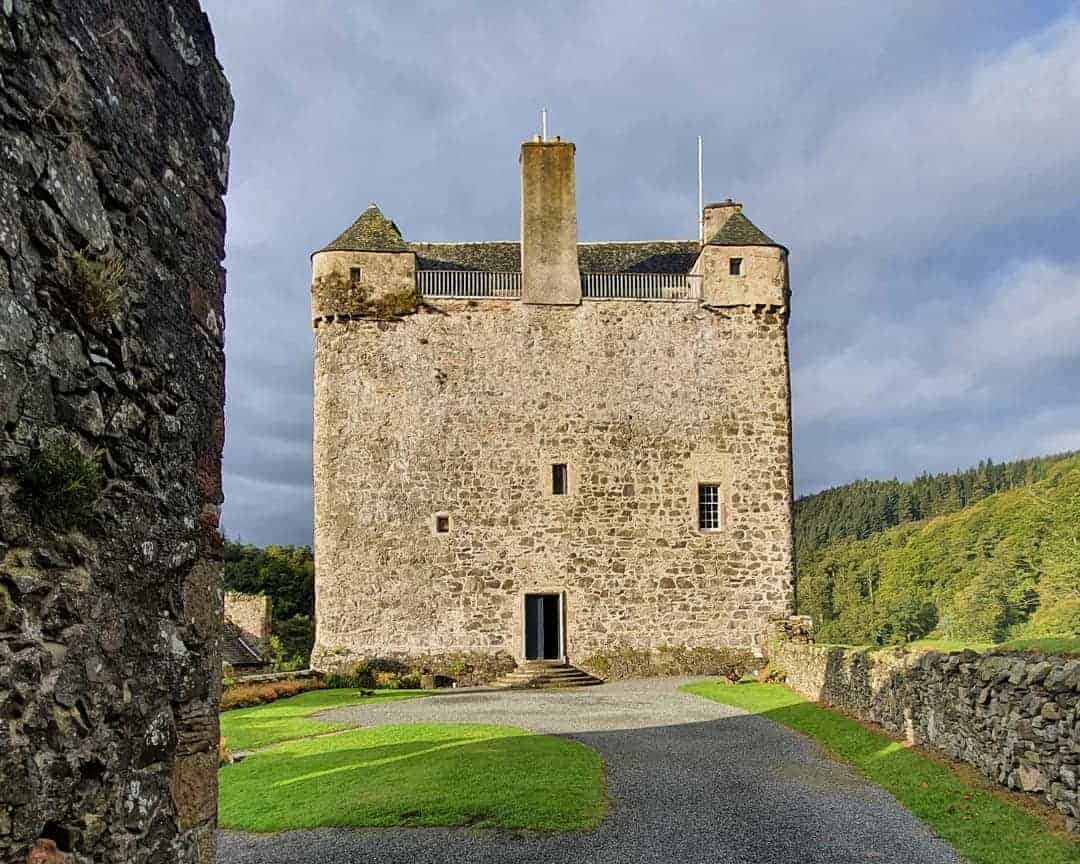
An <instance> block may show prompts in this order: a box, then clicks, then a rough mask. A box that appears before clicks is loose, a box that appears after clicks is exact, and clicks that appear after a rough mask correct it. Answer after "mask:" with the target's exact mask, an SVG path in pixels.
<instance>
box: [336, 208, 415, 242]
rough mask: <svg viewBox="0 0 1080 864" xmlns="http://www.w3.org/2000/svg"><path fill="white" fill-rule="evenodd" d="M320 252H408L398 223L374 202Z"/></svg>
mask: <svg viewBox="0 0 1080 864" xmlns="http://www.w3.org/2000/svg"><path fill="white" fill-rule="evenodd" d="M319 251H320V252H408V251H409V247H408V246H406V245H405V241H404V240H402V239H401V231H399V230H398V227H397V225H395V224H394V223H393V222H391V221H390V220H389V219H387V218H386V217H385V216H383V214H382V211H381V210H380V209H379V208H378V206H377V205H376V204H374V203H371V204H369V205H368V207H367V209H366V210H365V211H364V212H363V213H361V214H360V218H359V219H357V220H356V221H355V222H353V224H352V225H350V226H349V227H348V228H346V229H345V230H344V231H343V232H342V233H341V236H339V237H338V238H337V240H335V241H334V242H333V243H330V244H328V245H326V246H324V247H323V248H322V249H320V250H319Z"/></svg>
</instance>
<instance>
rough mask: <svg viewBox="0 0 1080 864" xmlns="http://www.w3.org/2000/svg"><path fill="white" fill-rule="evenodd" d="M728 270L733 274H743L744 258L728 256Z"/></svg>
mask: <svg viewBox="0 0 1080 864" xmlns="http://www.w3.org/2000/svg"><path fill="white" fill-rule="evenodd" d="M728 272H729V273H730V274H731V275H732V276H742V258H728Z"/></svg>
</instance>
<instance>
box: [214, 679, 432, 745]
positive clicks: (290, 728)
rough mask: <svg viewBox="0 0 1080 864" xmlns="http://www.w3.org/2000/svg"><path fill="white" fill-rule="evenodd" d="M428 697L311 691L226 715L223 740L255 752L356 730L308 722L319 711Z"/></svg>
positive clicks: (412, 693)
mask: <svg viewBox="0 0 1080 864" xmlns="http://www.w3.org/2000/svg"><path fill="white" fill-rule="evenodd" d="M425 695H429V694H428V693H426V692H425V691H423V690H376V691H375V695H373V696H365V697H363V698H362V699H361V697H360V691H359V690H311V691H309V692H307V693H301V694H300V695H299V696H291V697H289V698H288V699H279V700H278V701H277V702H271V703H270V704H269V705H256V706H254V707H253V708H236V709H233V710H232V711H225V712H223V713H222V715H221V737H222V738H223V739H224V740H225V744H226V746H227V747H228V748H229V750H231V751H233V752H236V751H237V750H252V749H254V748H256V747H265V746H267V745H268V744H277V743H278V742H280V741H290V740H292V739H293V738H304V737H306V736H309V735H319V734H321V733H323V732H336V731H338V730H341V729H351V728H352V727H351V726H350V725H348V724H341V723H323V722H321V721H319V720H309V719H307V718H308V715H309V714H314V713H315V712H317V711H323V710H325V709H327V708H340V707H342V706H344V705H355V704H356V703H358V702H387V701H392V700H396V699H415V698H417V697H418V696H425Z"/></svg>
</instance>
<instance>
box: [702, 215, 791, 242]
mask: <svg viewBox="0 0 1080 864" xmlns="http://www.w3.org/2000/svg"><path fill="white" fill-rule="evenodd" d="M708 243H709V245H710V246H779V247H780V248H781V249H783V248H784V247H783V246H780V244H779V243H777V242H776V241H775V240H773V239H772V238H771V237H769V235H767V234H766V233H765V232H764V231H762V230H761V229H760V228H758V227H757V225H755V224H754V223H753V222H751V221H750V220H749V219H747V218H746V217H745V216H744V215H743V214H742V212H738V213H733V214H732V215H731V217H730V218H729V219H728V220H727V222H725V223H724V224H723V225H721V226H720V230H719V231H717V232H716V233H715V234H714V235H713V236H712V237H711V238H710V239H709V241H708Z"/></svg>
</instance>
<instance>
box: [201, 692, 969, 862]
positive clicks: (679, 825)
mask: <svg viewBox="0 0 1080 864" xmlns="http://www.w3.org/2000/svg"><path fill="white" fill-rule="evenodd" d="M686 680H690V679H672V678H662V679H651V680H644V681H626V682H618V683H613V684H605V685H602V686H599V687H587V688H582V689H580V690H568V691H554V690H546V691H505V692H469V691H462V692H459V693H450V694H447V695H440V696H438V697H434V698H430V699H415V700H408V701H402V702H389V703H384V704H382V705H367V706H358V707H353V708H342V709H337V710H334V711H328V712H324V713H323V714H322V715H321V716H322V717H324V718H325V719H327V720H331V719H332V720H334V721H337V722H350V723H355V724H357V725H358V726H372V725H379V724H384V723H409V722H461V723H502V724H507V725H511V726H519V727H522V728H525V729H531V730H533V731H536V732H544V733H549V734H554V735H565V736H566V737H568V738H573V739H575V740H577V741H581V742H583V743H585V744H587V745H588V746H590V747H593V748H594V749H596V750H597V751H599V753H600V754H601V756H602V757H603V759H604V761H605V763H606V765H607V773H608V794H609V796H610V798H611V801H612V808H611V812H610V813H609V815H608V817H607V818H606V819H605V820H604V821H603V823H601V825H600V826H599V827H598V828H597V829H596V830H594V831H591V832H588V833H572V834H552V835H545V834H529V833H511V832H505V831H477V830H471V829H465V828H462V829H440V828H394V829H374V830H343V829H322V830H317V831H294V832H288V833H285V834H277V835H272V836H252V835H247V834H238V833H233V832H228V831H222V832H220V833H219V840H218V844H219V850H218V861H219V862H221V864H256V862H258V864H279V862H280V864H303V862H309V861H310V862H319V864H368V862H370V864H376V862H379V864H382V862H386V864H391V862H401V864H427V862H462V864H465V862H468V864H486V862H491V864H496V862H500V864H501V862H543V864H561V862H595V864H608V862H610V864H631V862H634V864H636V862H678V864H697V862H701V864H749V862H754V864H766V862H769V864H773V862H776V864H788V862H790V864H815V862H821V864H825V862H828V864H841V862H886V864H910V862H919V864H945V862H948V864H960V858H959V857H958V856H957V855H956V853H955V852H953V851H952V849H951V848H950V847H949V846H948V845H946V844H945V843H944V842H943V841H941V840H938V839H936V838H935V837H933V836H932V835H931V834H930V832H929V830H928V829H927V828H926V827H925V826H923V825H922V824H921V823H920V822H919V821H918V820H916V819H915V818H914V817H913V816H911V815H910V814H909V813H908V812H907V811H906V810H904V809H903V808H902V807H901V806H900V805H899V804H898V803H897V802H896V801H895V800H894V799H893V798H892V797H891V796H890V795H888V794H887V793H886V792H884V791H883V790H881V789H879V788H878V787H876V786H873V785H870V784H868V783H866V782H865V781H864V780H862V779H861V778H860V777H859V776H858V775H857V774H855V773H854V772H853V771H851V770H849V769H847V768H845V767H843V766H841V765H838V764H836V763H835V762H832V761H830V760H829V759H827V758H826V757H825V756H824V755H823V754H822V753H821V751H819V749H818V748H817V747H816V746H815V745H814V744H812V743H811V742H809V741H807V740H806V739H804V738H802V737H800V736H798V735H795V734H793V733H791V732H789V731H787V730H785V729H783V728H781V727H779V726H777V725H775V724H773V723H771V722H770V721H768V720H765V719H763V718H761V717H752V716H747V715H745V714H740V713H739V712H738V711H737V710H736V709H734V708H729V707H727V706H725V705H720V704H718V703H715V702H710V701H707V700H705V699H701V698H699V697H696V696H690V695H687V694H685V693H679V692H678V691H677V687H678V685H679V684H682V683H684V681H686Z"/></svg>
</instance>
